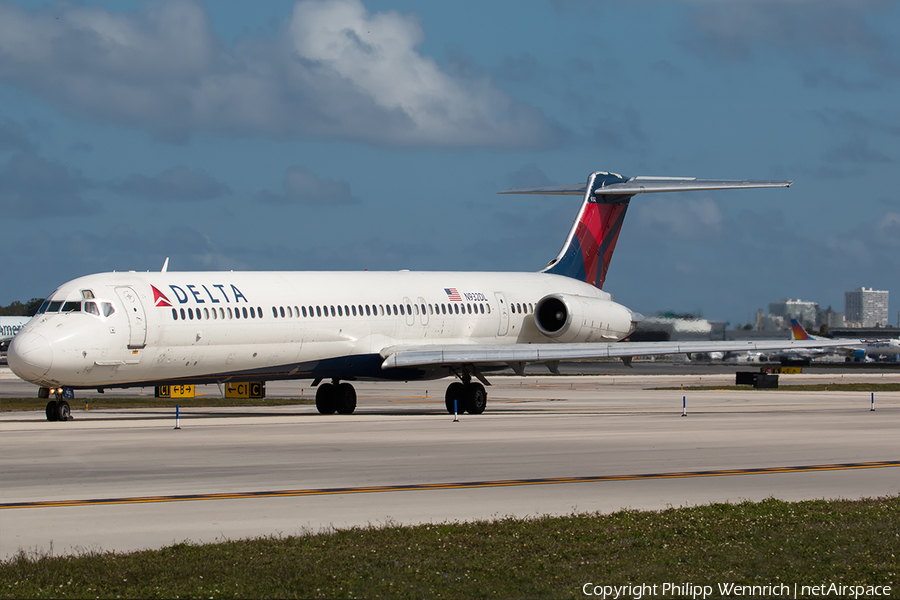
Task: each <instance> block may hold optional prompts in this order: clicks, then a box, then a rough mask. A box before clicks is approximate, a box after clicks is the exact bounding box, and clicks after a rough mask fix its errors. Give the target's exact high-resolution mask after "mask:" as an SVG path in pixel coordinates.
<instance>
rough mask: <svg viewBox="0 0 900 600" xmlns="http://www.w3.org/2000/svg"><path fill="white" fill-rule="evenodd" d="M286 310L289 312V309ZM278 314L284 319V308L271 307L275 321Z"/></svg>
mask: <svg viewBox="0 0 900 600" xmlns="http://www.w3.org/2000/svg"><path fill="white" fill-rule="evenodd" d="M288 310H291V309H290V307H288ZM279 313H281V318H284V307H283V306H279V307H278V308H277V309H276V308H275V307H274V306H273V307H272V316H273V317H275V318H276V319H277V318H278V314H279Z"/></svg>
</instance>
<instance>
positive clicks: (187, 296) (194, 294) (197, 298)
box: [150, 283, 248, 308]
mask: <svg viewBox="0 0 900 600" xmlns="http://www.w3.org/2000/svg"><path fill="white" fill-rule="evenodd" d="M184 287H185V288H187V291H185V290H184V289H183V288H182V287H180V286H177V285H170V286H169V290H171V292H172V294H173V296H174V297H175V300H177V301H178V304H187V303H188V302H191V300H192V299H193V302H194V303H196V304H206V303H207V302H208V303H210V304H219V303H220V302H224V303H226V304H231V303H232V302H235V303H239V302H248V300H247V298H246V296H244V294H242V293H241V290H239V289H238V288H237V286H235V285H234V284H233V283H231V284H228V287H227V288H226V285H225V284H221V283H213V284H211V285H210V287H211V288H212V290H210V289H209V288H208V287H206V286H205V285H202V284H201V285H195V284H193V283H189V284H186V285H185V286H184ZM198 288H200V289H198ZM228 288H230V292H229V290H228ZM150 289H151V290H153V306H156V307H158V308H165V307H171V306H172V301H171V300H169V297H168V296H166V295H165V294H164V293H163V292H161V291H160V289H159V288H158V287H156V286H155V285H152V284H151V285H150ZM204 296H205V297H206V299H204Z"/></svg>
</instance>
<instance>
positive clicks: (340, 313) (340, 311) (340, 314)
mask: <svg viewBox="0 0 900 600" xmlns="http://www.w3.org/2000/svg"><path fill="white" fill-rule="evenodd" d="M338 316H339V317H343V316H344V311H342V310H341V305H340V304H338Z"/></svg>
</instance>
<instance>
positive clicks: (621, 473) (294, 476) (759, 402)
mask: <svg viewBox="0 0 900 600" xmlns="http://www.w3.org/2000/svg"><path fill="white" fill-rule="evenodd" d="M0 375H2V374H0ZM700 377H702V378H703V380H704V381H703V382H702V383H711V384H714V383H718V384H726V383H731V382H733V375H719V374H711V375H710V374H704V375H689V376H675V375H664V374H663V375H650V376H646V375H620V374H618V373H617V374H615V375H605V376H586V377H552V378H551V377H529V378H524V379H522V378H518V377H496V378H493V379H492V383H493V384H494V385H493V386H492V387H491V388H489V405H488V411H487V412H486V413H485V414H483V415H480V416H470V415H461V416H460V417H459V421H458V422H454V420H453V416H452V415H448V414H447V413H446V412H445V410H444V407H443V399H442V398H443V389H444V388H445V387H446V384H447V383H448V381H441V382H424V383H421V382H420V383H410V384H392V383H386V384H368V383H359V384H357V390H358V394H359V407H358V409H357V413H355V414H354V415H350V416H340V415H333V416H322V415H319V414H317V413H316V411H315V408H314V407H313V406H291V407H276V408H258V409H247V408H241V409H189V410H185V411H182V414H181V421H180V425H181V429H180V430H174V424H175V421H174V414H172V412H171V411H167V410H161V409H139V410H138V409H132V410H127V411H112V410H110V411H106V410H104V411H93V410H92V411H89V412H85V411H84V410H83V408H81V409H79V402H78V401H76V402H74V403H72V406H73V409H75V410H74V412H73V414H74V417H75V420H74V421H71V422H68V423H48V422H46V421H45V420H44V417H43V414H42V413H24V412H13V413H0V432H2V433H0V453H2V454H0V456H2V459H0V465H2V472H0V480H2V487H0V556H2V557H9V556H10V555H12V554H14V553H16V552H17V551H18V550H19V549H20V548H22V549H25V550H26V551H28V550H39V551H50V549H51V545H52V551H53V552H54V553H55V554H58V553H67V552H72V551H77V550H79V549H87V550H90V549H94V550H96V549H103V550H119V551H126V550H134V549H138V548H155V547H161V546H165V545H169V544H172V543H177V542H181V541H185V540H190V541H194V542H212V541H216V540H222V539H236V538H242V537H249V536H262V535H291V534H296V533H303V532H308V531H320V530H323V529H329V528H332V527H336V528H343V527H349V526H355V525H362V526H365V525H369V524H372V525H382V524H387V523H422V522H440V521H455V520H472V519H488V518H502V517H505V516H517V517H525V516H536V515H543V514H568V513H571V512H587V511H598V510H599V511H604V512H608V511H613V510H618V509H621V508H635V509H662V508H666V507H667V506H680V505H685V504H703V503H708V502H713V501H731V502H739V501H741V500H744V499H749V500H761V499H763V498H766V497H770V496H774V497H777V498H782V499H785V500H800V499H809V498H823V497H824V498H837V497H842V498H859V497H866V496H880V495H887V494H896V493H898V492H900V466H898V464H900V463H898V460H900V438H898V435H897V433H898V431H900V428H898V426H900V393H883V394H876V404H875V407H876V410H875V411H871V410H870V396H869V394H868V393H864V392H854V393H841V392H815V393H812V392H785V391H777V392H775V391H751V390H748V391H740V392H734V391H703V392H681V391H678V390H673V391H651V390H647V389H645V388H647V387H660V386H664V385H675V386H678V385H679V383H686V384H693V383H698V381H697V380H698V378H700ZM840 377H841V375H836V374H815V375H802V376H792V377H791V378H784V377H783V378H782V381H783V382H784V381H785V379H788V380H790V379H794V380H798V381H799V380H804V381H805V380H816V379H815V378H825V379H828V378H830V379H831V381H835V380H840ZM843 377H844V381H845V382H848V381H851V380H856V379H859V380H871V381H879V382H882V381H883V382H892V381H896V380H898V378H900V374H898V375H897V376H894V375H893V374H889V375H885V376H884V378H882V374H880V373H864V374H849V375H848V374H845V375H843ZM2 387H3V388H4V389H3V395H4V396H7V395H8V394H9V393H10V387H9V386H8V385H7V381H6V380H4V381H3V384H2ZM426 390H427V394H426ZM268 391H269V395H270V396H273V395H274V396H278V395H280V394H283V395H285V396H287V395H291V396H297V395H299V394H298V393H297V384H270V387H269V390H268ZM131 393H132V394H134V393H135V391H132V392H131ZM305 394H306V395H309V389H308V388H307V389H306V390H305ZM29 395H30V394H29ZM683 396H687V415H688V416H687V417H682V416H681V414H682V397H683ZM21 503H26V504H28V505H27V506H21ZM17 505H18V506H17Z"/></svg>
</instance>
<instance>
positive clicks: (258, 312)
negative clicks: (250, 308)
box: [256, 306, 262, 319]
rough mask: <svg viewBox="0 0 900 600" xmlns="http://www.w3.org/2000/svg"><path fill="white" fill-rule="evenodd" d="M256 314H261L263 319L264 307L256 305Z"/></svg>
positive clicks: (260, 316)
mask: <svg viewBox="0 0 900 600" xmlns="http://www.w3.org/2000/svg"><path fill="white" fill-rule="evenodd" d="M256 314H257V315H258V316H259V318H260V319H262V307H260V306H257V307H256Z"/></svg>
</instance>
